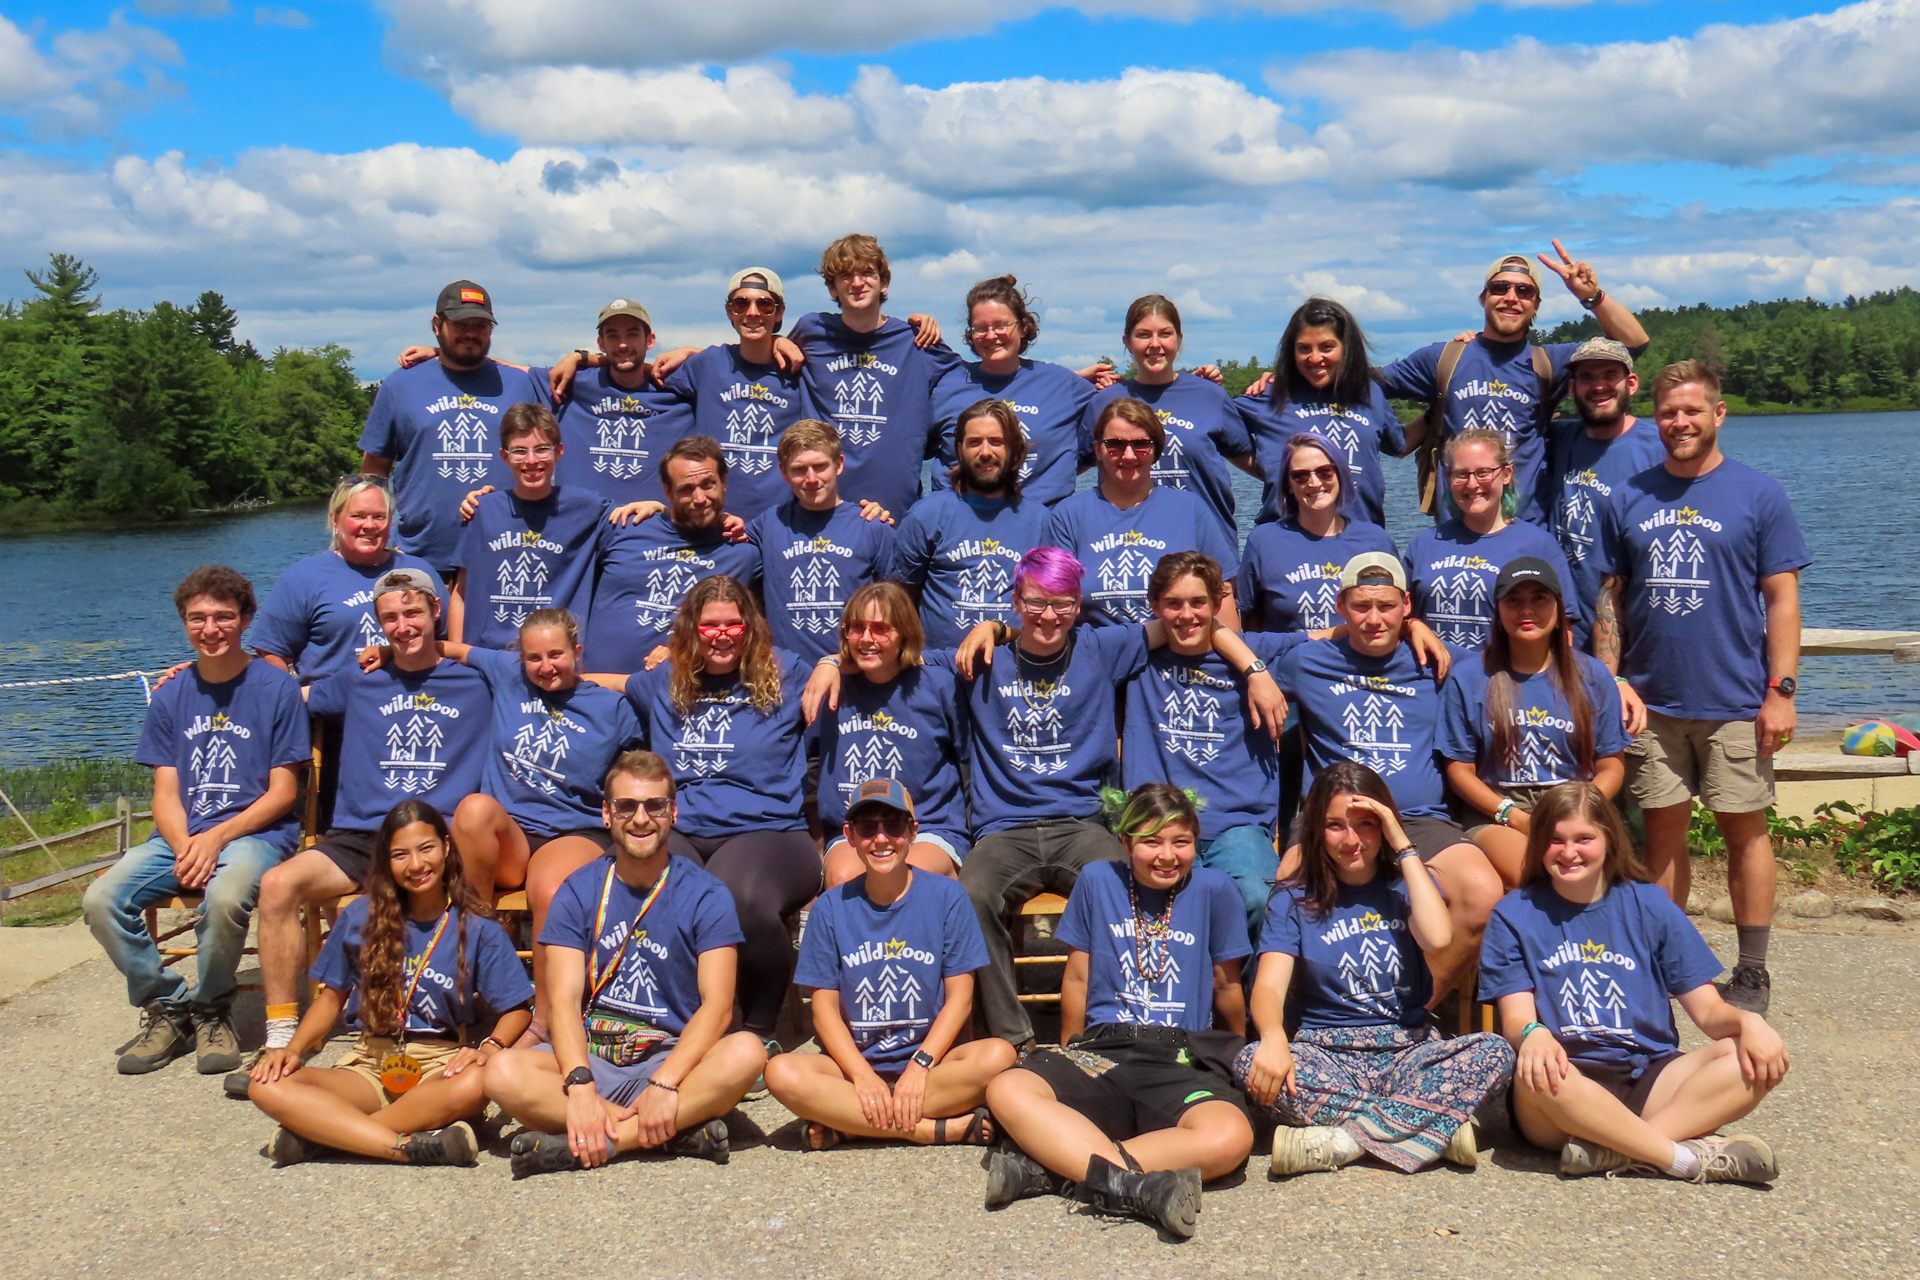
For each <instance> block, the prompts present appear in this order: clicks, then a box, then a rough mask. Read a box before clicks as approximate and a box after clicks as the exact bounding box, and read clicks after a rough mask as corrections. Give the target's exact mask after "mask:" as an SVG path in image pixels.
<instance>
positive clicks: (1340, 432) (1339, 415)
mask: <svg viewBox="0 0 1920 1280" xmlns="http://www.w3.org/2000/svg"><path fill="white" fill-rule="evenodd" d="M1332 408H1333V416H1331V417H1329V418H1328V419H1327V420H1326V422H1325V423H1323V424H1321V426H1319V427H1318V428H1317V430H1318V431H1319V433H1320V434H1321V435H1322V436H1324V437H1326V441H1327V443H1328V444H1330V445H1332V446H1333V447H1334V448H1336V449H1338V450H1340V452H1342V453H1344V454H1346V455H1347V456H1346V463H1347V467H1348V469H1349V470H1351V469H1352V467H1353V460H1354V459H1355V458H1356V457H1358V456H1359V454H1360V433H1359V432H1358V431H1356V430H1354V426H1353V423H1352V422H1351V421H1349V420H1348V419H1347V417H1346V416H1345V413H1344V411H1343V410H1342V408H1341V406H1339V405H1334V406H1332Z"/></svg>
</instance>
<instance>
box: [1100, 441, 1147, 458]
mask: <svg viewBox="0 0 1920 1280" xmlns="http://www.w3.org/2000/svg"><path fill="white" fill-rule="evenodd" d="M1100 447H1101V448H1102V449H1105V450H1106V451H1107V456H1108V457H1109V458H1124V457H1126V456H1127V455H1128V454H1130V453H1137V454H1139V455H1140V456H1141V457H1143V458H1144V457H1146V456H1147V455H1148V454H1150V453H1152V452H1153V441H1151V440H1115V439H1113V438H1111V437H1109V438H1107V439H1105V440H1102V441H1101V442H1100Z"/></svg>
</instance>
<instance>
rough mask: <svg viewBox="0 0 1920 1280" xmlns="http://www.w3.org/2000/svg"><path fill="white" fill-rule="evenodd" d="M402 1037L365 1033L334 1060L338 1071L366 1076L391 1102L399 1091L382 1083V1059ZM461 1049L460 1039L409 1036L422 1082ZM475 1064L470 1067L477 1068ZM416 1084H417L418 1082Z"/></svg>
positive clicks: (383, 1098) (411, 1054)
mask: <svg viewBox="0 0 1920 1280" xmlns="http://www.w3.org/2000/svg"><path fill="white" fill-rule="evenodd" d="M398 1044H399V1041H397V1040H395V1039H394V1038H393V1037H391V1036H370V1035H366V1034H364V1033H363V1034H362V1035H361V1037H360V1039H359V1040H358V1041H357V1042H356V1043H355V1044H354V1046H353V1048H352V1049H351V1050H349V1051H348V1052H347V1056H346V1057H344V1058H342V1059H340V1061H338V1062H336V1063H334V1064H333V1068H334V1070H336V1071H351V1072H353V1074H355V1075H357V1076H359V1077H361V1078H362V1079H364V1080H368V1081H371V1082H372V1084H373V1087H374V1088H376V1089H378V1090H379V1091H380V1100H381V1101H382V1102H385V1103H388V1104H391V1103H392V1102H393V1101H394V1100H395V1099H397V1098H399V1097H400V1095H399V1094H397V1093H395V1092H393V1091H392V1090H391V1089H389V1088H387V1087H386V1086H385V1085H383V1084H381V1083H380V1062H381V1060H382V1059H383V1058H385V1057H386V1056H387V1055H388V1054H389V1053H392V1052H393V1051H394V1049H395V1048H396V1047H397V1046H398ZM458 1052H460V1042H459V1041H458V1040H443V1039H439V1038H433V1039H429V1038H427V1037H425V1036H409V1037H408V1038H407V1056H408V1057H409V1058H412V1059H413V1060H414V1061H415V1062H417V1063H419V1064H420V1084H425V1083H426V1082H427V1081H429V1080H431V1079H433V1078H434V1077H435V1076H438V1075H439V1074H441V1073H442V1072H443V1071H445V1070H446V1069H447V1063H448V1062H449V1061H450V1060H451V1059H452V1057H453V1055H454V1054H456V1053H458ZM479 1069H480V1068H479V1067H478V1066H477V1065H476V1066H473V1067H469V1068H468V1070H469V1071H478V1070H479ZM415 1087H416V1088H417V1087H418V1086H415Z"/></svg>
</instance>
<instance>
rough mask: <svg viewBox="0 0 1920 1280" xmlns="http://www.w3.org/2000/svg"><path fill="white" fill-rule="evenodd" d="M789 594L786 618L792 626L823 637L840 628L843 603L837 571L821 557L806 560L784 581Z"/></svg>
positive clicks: (838, 571) (806, 558) (844, 604)
mask: <svg viewBox="0 0 1920 1280" xmlns="http://www.w3.org/2000/svg"><path fill="white" fill-rule="evenodd" d="M787 581H788V585H789V587H790V588H791V589H792V592H793V599H792V601H791V603H790V604H789V605H788V610H787V612H788V616H789V617H790V618H791V619H792V621H793V623H794V625H795V626H797V627H799V628H801V629H802V630H804V631H807V632H809V633H810V634H813V635H819V636H823V635H826V634H828V633H829V632H832V631H834V630H836V629H837V628H838V627H839V625H840V613H841V611H842V610H843V609H844V608H845V607H846V602H845V601H843V600H841V599H840V570H839V568H838V567H837V566H835V564H834V563H833V561H831V560H829V559H828V558H827V557H825V556H807V557H805V558H804V559H802V560H800V561H799V562H798V563H796V564H795V565H794V566H793V574H792V576H791V577H790V578H789V579H788V580H787Z"/></svg>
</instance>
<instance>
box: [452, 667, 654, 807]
mask: <svg viewBox="0 0 1920 1280" xmlns="http://www.w3.org/2000/svg"><path fill="white" fill-rule="evenodd" d="M467 665H469V666H471V667H472V668H473V669H474V670H476V671H478V672H479V673H480V674H481V675H482V676H484V677H485V678H486V681H487V687H488V688H489V689H491V690H492V691H493V741H492V743H490V744H489V746H488V748H487V764H486V768H485V769H484V770H483V771H482V773H481V781H480V789H481V790H482V791H484V792H486V794H488V795H490V796H492V797H493V798H494V799H495V800H498V801H499V802H500V807H501V808H503V809H505V810H506V811H507V813H508V814H509V815H510V816H511V817H512V818H513V820H514V821H515V822H517V823H519V824H520V828H521V830H523V831H525V832H527V833H528V834H529V835H538V836H555V835H559V834H560V833H561V832H564V831H578V830H581V829H583V828H586V829H593V828H597V827H599V826H600V783H601V781H602V780H603V779H604V778H605V777H606V776H607V766H609V765H611V764H612V763H613V759H614V757H615V756H617V755H619V754H620V753H621V752H622V751H624V750H626V749H627V748H628V747H631V746H633V745H634V744H635V743H636V742H638V741H639V739H640V721H639V718H638V717H637V716H635V715H634V713H633V707H632V706H631V705H630V704H629V703H628V702H627V700H626V699H625V698H623V697H621V696H620V695H619V694H617V693H615V692H614V691H613V690H611V689H603V688H601V687H600V686H599V685H597V684H594V683H592V682H591V681H586V680H583V681H581V682H580V683H579V684H577V685H575V686H574V687H573V688H571V689H566V690H562V691H561V692H559V693H548V692H546V691H545V690H543V689H541V688H540V687H539V686H537V685H535V684H534V683H533V681H531V680H529V679H527V673H526V667H525V664H523V663H522V662H521V660H520V655H519V654H518V653H502V652H500V651H499V650H498V649H479V648H476V649H471V650H469V651H468V653H467Z"/></svg>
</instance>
